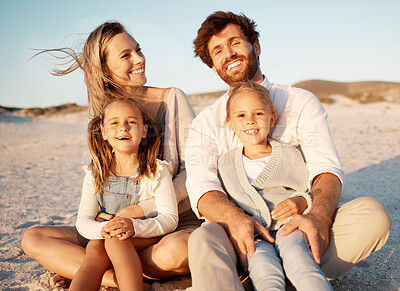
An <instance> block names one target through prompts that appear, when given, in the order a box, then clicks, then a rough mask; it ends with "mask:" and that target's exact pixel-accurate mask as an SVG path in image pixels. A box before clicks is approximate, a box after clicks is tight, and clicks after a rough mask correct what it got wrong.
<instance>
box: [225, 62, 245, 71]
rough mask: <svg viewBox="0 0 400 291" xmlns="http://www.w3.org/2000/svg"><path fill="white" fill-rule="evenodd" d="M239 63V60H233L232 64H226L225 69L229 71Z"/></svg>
mask: <svg viewBox="0 0 400 291" xmlns="http://www.w3.org/2000/svg"><path fill="white" fill-rule="evenodd" d="M241 63H242V62H241V61H237V62H234V63H233V64H230V65H229V66H228V68H227V70H228V71H230V70H231V69H233V68H234V67H237V66H239V65H240V64H241Z"/></svg>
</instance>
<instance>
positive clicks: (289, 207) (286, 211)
mask: <svg viewBox="0 0 400 291" xmlns="http://www.w3.org/2000/svg"><path fill="white" fill-rule="evenodd" d="M306 209H307V201H306V199H305V198H303V197H301V196H295V197H290V198H288V199H285V200H283V201H282V202H281V203H279V204H278V205H276V207H275V208H274V209H273V210H272V211H271V216H272V219H275V220H285V219H288V218H289V217H292V216H295V215H297V214H302V213H303V212H304V210H306Z"/></svg>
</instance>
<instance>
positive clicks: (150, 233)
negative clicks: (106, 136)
mask: <svg viewBox="0 0 400 291" xmlns="http://www.w3.org/2000/svg"><path fill="white" fill-rule="evenodd" d="M171 170H172V169H171V167H170V165H169V164H168V163H167V162H165V161H159V160H157V173H156V175H155V176H154V177H152V179H150V178H147V177H143V178H142V179H141V180H140V190H139V193H138V205H139V206H141V207H142V209H144V210H145V209H157V212H151V213H146V212H145V215H146V219H143V220H141V219H131V221H132V224H133V227H134V230H135V234H134V235H133V236H134V237H155V236H160V235H163V234H166V233H169V232H172V231H173V230H175V228H176V227H177V225H178V206H177V201H176V195H175V190H174V185H173V183H172V175H171ZM85 172H86V175H85V179H84V181H83V187H82V198H81V202H80V205H79V210H78V217H77V220H76V227H77V229H78V231H79V233H80V234H81V235H82V236H84V237H85V238H87V239H103V237H102V236H101V230H102V228H103V227H104V226H105V225H106V224H107V223H108V221H104V222H98V221H96V220H95V218H96V216H97V214H98V211H99V209H100V207H99V203H98V201H97V198H96V195H95V190H94V183H93V181H94V179H93V176H92V173H91V171H90V169H88V168H86V169H85ZM153 204H155V207H154V206H153Z"/></svg>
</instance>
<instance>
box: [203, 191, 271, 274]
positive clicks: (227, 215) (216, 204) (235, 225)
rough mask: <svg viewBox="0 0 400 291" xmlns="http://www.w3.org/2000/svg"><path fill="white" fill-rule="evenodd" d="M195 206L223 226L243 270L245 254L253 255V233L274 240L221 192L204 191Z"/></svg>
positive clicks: (245, 265)
mask: <svg viewBox="0 0 400 291" xmlns="http://www.w3.org/2000/svg"><path fill="white" fill-rule="evenodd" d="M197 207H198V209H199V212H200V213H201V215H202V216H204V217H207V218H208V219H209V220H210V221H211V222H216V223H219V224H220V225H222V226H223V227H224V228H225V230H226V232H227V233H228V235H229V238H230V240H231V242H232V245H233V247H234V248H235V251H236V254H237V256H238V259H239V262H240V264H241V266H242V268H244V270H245V272H247V254H249V256H253V254H254V251H255V245H254V234H255V233H258V234H259V235H261V236H262V237H263V238H264V239H265V240H266V241H268V242H274V239H273V238H272V237H271V235H270V233H269V231H268V230H267V229H266V228H265V227H263V226H262V225H261V223H259V222H258V221H256V220H255V219H253V218H251V217H249V216H248V215H246V214H245V213H244V211H243V210H242V209H241V208H239V207H237V206H236V205H234V204H233V203H232V201H230V200H229V199H228V197H226V195H225V194H224V193H222V192H219V191H209V192H207V193H205V194H204V195H203V196H202V197H201V198H200V200H199V202H198V204H197Z"/></svg>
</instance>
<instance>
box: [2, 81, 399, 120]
mask: <svg viewBox="0 0 400 291" xmlns="http://www.w3.org/2000/svg"><path fill="white" fill-rule="evenodd" d="M293 87H298V88H302V89H305V90H308V91H310V92H312V93H314V94H315V95H316V96H317V97H318V99H319V100H320V101H321V102H323V103H332V102H334V98H332V96H333V95H342V96H345V97H348V98H350V99H353V100H356V101H358V102H359V103H372V102H379V101H388V102H395V103H400V83H394V82H379V81H364V82H347V83H346V82H332V81H325V80H307V81H302V82H298V83H295V84H293ZM225 92H226V91H216V92H209V93H199V94H188V98H189V100H190V102H191V104H192V106H193V108H194V110H195V112H196V113H199V112H200V111H201V110H202V109H203V108H204V107H205V106H207V105H210V104H212V103H214V102H215V100H217V99H218V98H219V97H221V96H222V95H223V94H224V93H225ZM84 110H87V106H79V105H77V104H75V103H68V104H62V105H58V106H51V107H44V108H15V107H4V106H0V114H1V113H4V112H7V113H12V114H14V113H15V114H18V115H20V116H37V115H46V116H50V115H54V114H66V113H74V112H80V111H84Z"/></svg>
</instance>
